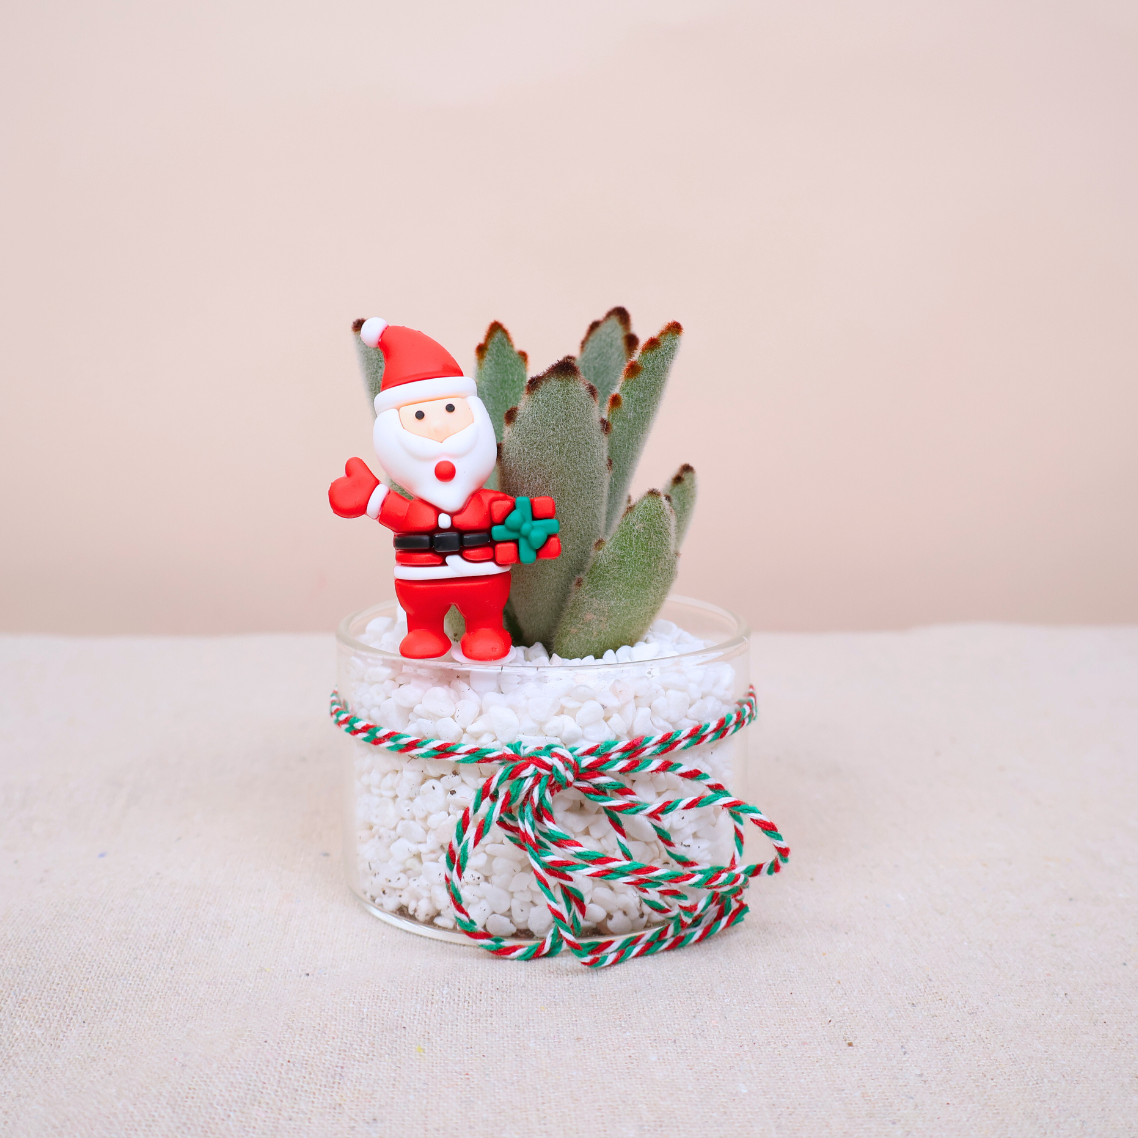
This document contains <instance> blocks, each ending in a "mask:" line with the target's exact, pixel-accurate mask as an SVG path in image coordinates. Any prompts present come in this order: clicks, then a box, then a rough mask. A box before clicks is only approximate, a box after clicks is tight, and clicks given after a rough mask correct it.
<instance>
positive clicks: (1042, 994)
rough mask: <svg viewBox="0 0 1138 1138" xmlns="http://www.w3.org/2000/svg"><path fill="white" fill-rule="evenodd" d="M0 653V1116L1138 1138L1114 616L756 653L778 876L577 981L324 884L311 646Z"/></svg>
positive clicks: (332, 745) (764, 793) (767, 646)
mask: <svg viewBox="0 0 1138 1138" xmlns="http://www.w3.org/2000/svg"><path fill="white" fill-rule="evenodd" d="M0 664H2V670H3V678H2V681H0V684H2V686H0V693H2V694H0V698H2V701H3V705H2V711H3V714H2V717H0V747H2V758H3V771H2V791H0V843H2V846H3V849H2V853H3V889H2V897H0V945H2V952H3V956H2V959H3V977H4V983H3V989H2V991H0V1132H2V1133H4V1134H11V1135H17V1136H19V1138H38V1136H40V1135H60V1136H67V1138H83V1136H88V1135H100V1136H102V1135H106V1136H112V1135H113V1136H116V1138H120V1136H121V1138H129V1136H133V1135H163V1136H165V1135H181V1134H187V1135H195V1136H196V1135H203V1136H210V1135H234V1136H237V1135H242V1136H244V1135H258V1136H261V1135H289V1136H291V1135H296V1136H305V1138H312V1136H315V1138H320V1136H324V1135H329V1136H333V1135H335V1136H339V1135H353V1136H354V1135H361V1136H369V1138H370V1136H375V1135H387V1136H390V1138H405V1136H434V1135H438V1136H440V1138H442V1136H446V1138H450V1136H453V1135H463V1136H466V1135H469V1136H473V1138H479V1136H483V1135H485V1136H491V1135H492V1136H494V1138H513V1136H521V1135H556V1136H558V1138H560V1136H573V1135H588V1136H590V1138H608V1136H610V1135H611V1136H613V1138H616V1136H624V1135H646V1136H648V1135H650V1136H653V1138H655V1136H661V1138H669V1136H674V1138H685V1136H688V1135H725V1134H731V1133H734V1134H739V1135H746V1136H751V1135H779V1136H798V1135H801V1136H803V1138H816V1136H819V1135H830V1134H835V1135H880V1134H914V1135H922V1136H924V1135H969V1136H972V1135H980V1134H992V1135H999V1136H1009V1135H1033V1136H1034V1135H1041V1134H1044V1135H1068V1134H1071V1135H1075V1134H1078V1135H1096V1136H1097V1135H1133V1134H1134V1133H1135V1132H1136V1130H1138V1043H1136V1035H1138V1030H1136V1020H1138V1012H1136V1008H1138V983H1136V980H1138V976H1136V973H1138V944H1136V941H1135V932H1136V926H1138V915H1136V914H1138V906H1136V904H1135V886H1134V871H1135V863H1136V861H1138V829H1136V824H1135V811H1134V807H1135V805H1136V798H1138V796H1136V794H1135V783H1136V772H1135V766H1136V759H1138V630H1134V629H1052V630H1040V629H1032V628H1007V627H954V628H937V629H929V630H922V631H917V632H912V633H904V634H894V633H890V634H880V635H876V634H873V635H841V636H838V635H834V636H759V637H756V639H755V643H754V653H753V667H752V674H753V679H754V681H755V684H756V687H757V689H758V692H759V701H760V717H759V721H758V723H757V724H756V725H755V726H754V727H752V728H751V729H750V730H749V732H748V734H749V736H750V740H751V754H752V760H753V768H754V771H755V779H754V783H753V785H752V787H751V788H750V791H751V794H752V795H753V796H754V797H753V799H752V800H753V801H755V802H756V804H757V805H759V806H761V807H762V808H763V809H764V810H766V811H768V812H769V813H770V815H771V816H772V817H773V818H774V819H775V821H776V822H778V823H779V824H780V826H781V827H782V829H783V832H784V833H785V834H786V836H787V838H788V841H789V843H790V846H791V849H792V850H793V856H792V858H791V861H790V864H789V866H788V867H787V868H786V870H785V872H784V873H782V874H781V875H779V876H778V877H776V878H773V879H769V880H762V881H759V882H757V883H756V884H755V885H754V886H753V887H752V889H751V904H752V911H751V914H750V916H749V917H748V918H747V920H746V922H745V923H744V924H743V925H742V926H741V927H739V928H737V929H734V930H731V931H729V932H727V933H724V934H722V935H721V936H719V937H717V938H715V939H714V940H713V941H711V942H709V943H707V944H705V945H700V946H697V947H694V948H689V949H685V950H683V951H682V952H678V953H673V954H669V955H666V956H656V957H652V958H649V959H645V960H640V961H634V962H631V963H628V964H623V965H620V966H618V967H616V968H613V969H610V970H607V971H603V972H593V971H590V970H588V969H584V968H581V967H580V965H578V964H577V963H576V961H574V960H573V959H572V958H571V957H558V958H556V959H554V960H549V961H542V962H537V963H532V964H519V963H511V962H508V961H500V960H496V959H493V958H492V957H490V956H489V955H487V954H485V953H483V952H481V951H479V950H477V949H475V948H465V947H455V946H452V945H449V944H442V943H436V942H434V941H430V940H426V939H424V938H418V937H413V936H411V935H409V934H407V933H404V932H401V931H399V930H397V929H394V928H391V927H389V926H387V925H385V924H383V923H382V922H380V921H378V920H376V919H375V918H374V917H372V916H370V915H369V914H367V913H366V912H365V911H364V910H363V909H362V908H361V907H360V906H359V905H358V904H357V903H356V901H355V900H354V899H353V898H352V897H351V895H350V894H349V893H348V891H347V889H346V887H345V886H344V884H343V874H342V867H341V853H340V829H341V827H340V806H341V802H342V799H343V792H342V784H341V764H342V762H343V761H344V756H345V751H346V748H347V746H348V744H347V743H346V741H345V739H344V738H343V737H342V736H341V734H340V733H339V732H337V731H336V730H334V729H333V728H332V726H331V725H330V723H329V720H328V717H327V711H326V707H327V696H328V691H329V689H330V688H331V686H332V681H333V664H334V661H333V650H332V643H331V640H330V639H329V638H325V637H315V636H262V637H241V638H233V639H216V640H212V639H164V640H162V639H155V640H142V639H102V640H79V639H52V638H8V639H6V640H2V641H0Z"/></svg>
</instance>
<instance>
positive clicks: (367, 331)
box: [360, 316, 387, 348]
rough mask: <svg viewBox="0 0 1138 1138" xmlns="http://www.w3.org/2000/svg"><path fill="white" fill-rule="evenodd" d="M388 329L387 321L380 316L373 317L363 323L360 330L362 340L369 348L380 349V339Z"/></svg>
mask: <svg viewBox="0 0 1138 1138" xmlns="http://www.w3.org/2000/svg"><path fill="white" fill-rule="evenodd" d="M386 328H387V321H386V320H384V319H383V318H382V317H379V316H372V317H371V318H370V319H368V320H365V321H364V322H363V325H362V326H361V328H360V339H361V340H363V342H364V343H365V344H367V346H368V347H369V348H378V347H379V338H380V337H381V336H382V335H383V333H384V331H385V330H386Z"/></svg>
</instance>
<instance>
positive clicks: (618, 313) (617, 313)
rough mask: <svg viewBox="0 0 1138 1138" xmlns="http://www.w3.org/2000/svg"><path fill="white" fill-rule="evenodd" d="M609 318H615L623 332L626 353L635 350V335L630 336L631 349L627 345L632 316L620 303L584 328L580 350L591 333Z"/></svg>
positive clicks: (630, 333)
mask: <svg viewBox="0 0 1138 1138" xmlns="http://www.w3.org/2000/svg"><path fill="white" fill-rule="evenodd" d="M610 320H615V321H616V322H617V323H618V324H619V325H620V328H621V331H622V332H623V333H624V350H625V352H626V353H627V354H628V355H632V353H633V352H634V351H635V350H636V337H635V336H632V340H633V346H632V348H631V350H630V349H629V347H628V338H629V336H631V335H632V331H631V329H632V317H631V316H629V315H628V309H627V308H625V307H623V306H622V305H619V304H618V305H617V306H616V307H615V308H610V309H609V310H608V312H606V313H605V314H604V316H603V317H602V318H601V319H600V320H594V321H593V322H592V324H590V325H589V326H588V328H586V329H585V338H584V339H583V340H582V341H581V351H584V350H585V345H586V344H587V343H588V342H589V338H590V337H591V336H592V334H593V333H594V332H595V331H596V330H597V329H598V328H599V327H600V326H601V325H602V324H606V323H608V321H610Z"/></svg>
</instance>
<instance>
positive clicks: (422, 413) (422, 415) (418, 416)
mask: <svg viewBox="0 0 1138 1138" xmlns="http://www.w3.org/2000/svg"><path fill="white" fill-rule="evenodd" d="M426 417H427V413H426V412H425V411H416V412H415V418H416V419H425V418H426Z"/></svg>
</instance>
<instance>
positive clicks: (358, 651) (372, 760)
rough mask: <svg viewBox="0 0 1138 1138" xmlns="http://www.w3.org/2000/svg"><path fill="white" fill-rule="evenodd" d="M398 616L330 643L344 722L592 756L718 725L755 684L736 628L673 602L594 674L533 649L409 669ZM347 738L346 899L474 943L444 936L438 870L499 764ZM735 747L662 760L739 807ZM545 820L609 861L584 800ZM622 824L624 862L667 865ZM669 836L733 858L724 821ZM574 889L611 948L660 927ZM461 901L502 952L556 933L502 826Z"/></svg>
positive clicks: (636, 822)
mask: <svg viewBox="0 0 1138 1138" xmlns="http://www.w3.org/2000/svg"><path fill="white" fill-rule="evenodd" d="M401 616H402V614H401V613H400V611H399V609H398V606H397V605H396V603H395V602H394V601H388V602H386V603H383V604H379V605H375V606H373V607H372V608H369V609H365V610H363V611H362V612H358V613H355V614H354V615H352V616H349V617H347V618H346V619H345V620H344V621H343V623H342V624H341V625H340V627H339V629H338V630H337V633H336V638H337V691H338V692H339V693H340V696H341V698H342V699H343V700H344V702H345V703H346V704H347V706H348V708H349V710H350V711H351V713H352V714H353V715H356V716H359V717H360V718H361V719H366V720H367V721H369V722H370V723H374V724H377V725H379V726H381V727H384V728H387V729H391V728H394V729H396V730H399V731H402V732H405V733H407V734H409V735H414V736H418V737H421V738H441V739H445V740H446V741H448V742H458V741H461V742H466V743H474V744H477V745H482V746H494V747H504V746H505V745H507V744H509V743H513V742H520V743H525V744H534V745H540V744H542V743H548V742H552V741H557V742H561V743H564V744H566V745H569V746H587V745H588V744H589V743H593V742H601V741H602V740H605V739H614V738H616V739H620V740H626V739H632V738H636V737H638V736H641V735H656V734H660V733H662V732H666V731H672V730H675V729H676V728H687V727H691V726H693V725H694V724H696V723H702V722H707V721H710V720H715V719H717V718H718V717H719V716H721V715H723V714H724V713H725V712H727V711H729V710H730V709H731V708H732V707H733V705H734V703H735V701H736V700H738V699H739V698H741V697H742V696H744V695H745V694H746V692H747V689H748V685H749V682H750V681H749V674H748V664H749V654H748V633H749V630H748V629H747V627H746V625H745V624H744V623H743V621H742V620H741V619H740V618H739V617H737V616H735V615H733V614H732V613H729V612H727V611H725V610H724V609H721V608H717V607H716V606H714V605H710V604H705V603H703V602H701V601H696V600H689V599H686V598H683V597H672V598H669V600H668V601H667V602H666V603H665V605H664V607H663V608H662V609H661V611H660V614H659V617H658V618H657V620H656V622H655V623H654V624H653V626H652V628H651V630H649V632H648V633H647V634H646V636H645V638H644V640H642V641H641V642H640V643H639V644H637V645H635V646H633V647H632V648H631V649H630V648H622V649H620V650H619V651H618V652H616V653H613V652H609V653H606V654H605V657H604V658H603V659H602V660H593V659H591V658H586V659H585V660H582V661H560V660H558V658H557V657H553V659H552V660H550V659H549V658H548V657H547V656H546V655H545V652H544V649H542V648H541V647H540V646H538V648H536V649H519V648H515V649H514V652H513V655H512V656H511V657H510V658H509V659H508V660H507V661H505V662H503V663H500V664H473V663H459V662H456V661H454V660H451V659H449V658H444V659H441V660H405V659H404V658H403V657H402V656H400V655H399V652H398V644H399V640H400V639H401V637H402V635H403V633H404V632H405V628H404V627H403V626H402V625H401V624H400V623H399V621H400V619H401ZM342 738H343V747H344V754H345V780H344V789H345V794H344V811H345V813H344V865H345V867H346V871H347V878H348V885H349V886H350V888H351V890H352V892H353V893H355V895H356V896H357V897H358V898H359V899H360V901H361V902H362V903H363V905H364V906H365V907H366V908H367V909H368V911H369V912H371V913H374V914H375V916H377V917H379V918H381V919H382V920H385V921H388V922H389V923H391V924H394V925H398V926H399V927H400V928H404V929H407V930H409V931H411V932H415V933H418V934H420V935H421V936H429V937H435V938H436V939H440V940H449V941H453V942H456V943H461V944H470V943H472V942H471V941H470V940H468V938H467V937H466V936H465V935H464V934H463V933H462V932H461V931H460V930H459V929H458V928H456V926H455V922H454V914H453V909H452V908H451V906H450V901H449V898H448V896H447V893H446V889H445V887H444V885H443V876H444V858H445V855H446V849H447V846H448V844H449V842H450V839H451V836H452V835H453V833H454V826H455V822H456V820H457V819H458V817H459V816H460V815H461V814H462V812H463V809H464V808H465V807H466V805H467V804H468V803H469V802H470V801H471V799H472V798H473V796H474V791H475V788H476V787H477V786H478V785H479V784H480V783H481V782H482V781H484V780H485V779H486V778H487V777H488V776H489V775H490V774H492V773H493V770H494V766H495V764H494V763H482V764H456V763H453V762H448V761H442V760H439V759H430V758H428V759H409V758H407V757H406V756H404V755H401V754H398V753H395V752H392V751H389V750H387V749H385V748H382V747H377V746H374V745H372V744H370V743H364V742H361V741H359V740H357V739H353V738H351V737H350V736H348V735H347V734H342ZM746 740H747V731H746V729H744V730H742V731H739V732H737V733H736V734H734V735H732V736H730V737H728V738H725V739H721V740H720V741H718V742H715V743H709V744H705V745H703V746H699V747H693V748H691V749H689V750H686V751H683V752H682V753H677V754H676V755H674V756H672V757H674V758H677V759H681V760H682V761H683V762H685V763H687V764H690V765H692V766H698V767H700V768H701V769H704V770H707V771H708V772H709V773H710V774H711V775H712V777H713V778H715V779H717V780H718V781H720V782H723V783H724V784H725V785H726V786H727V787H728V789H729V790H730V791H731V792H732V793H733V794H736V795H737V796H739V797H740V798H743V799H747V798H748V796H749V793H748V792H749V790H750V787H749V785H748V771H747V762H746V754H747V742H746ZM630 785H631V787H632V789H633V790H634V791H635V792H636V794H637V795H638V796H639V797H641V798H642V799H645V800H646V801H657V800H659V799H664V798H675V797H679V796H680V795H681V794H682V793H685V791H682V790H681V787H683V786H685V785H686V786H687V787H688V788H690V786H691V784H690V783H687V784H684V782H683V780H681V779H679V778H678V777H677V776H675V775H667V774H663V775H660V774H658V775H634V776H632V778H631V781H630ZM677 792H679V793H677ZM554 810H555V813H556V816H557V819H558V824H559V825H560V826H561V828H562V829H566V830H568V831H569V832H571V833H572V834H573V835H574V836H575V837H576V838H577V840H578V841H580V842H582V843H583V844H585V845H587V846H589V847H591V848H593V849H598V850H604V851H605V852H607V853H612V854H616V855H618V856H619V851H618V850H617V847H616V841H615V835H614V834H613V831H612V829H611V827H610V826H609V823H608V821H607V819H606V818H605V815H604V814H603V813H601V812H600V808H599V807H597V806H595V805H594V804H593V803H591V802H589V801H588V800H587V799H585V798H584V796H583V795H582V794H581V793H580V792H578V791H576V790H566V791H562V792H561V793H560V794H558V795H557V796H556V798H555V799H554ZM626 821H627V823H628V827H627V828H628V837H629V839H630V848H631V851H632V853H633V856H634V857H636V858H637V859H638V860H641V861H645V862H650V863H653V864H656V865H663V864H666V863H667V861H668V859H667V856H666V854H665V853H664V848H663V846H662V844H661V843H660V842H659V841H658V839H657V838H656V835H655V834H654V833H653V831H652V829H651V827H650V826H649V825H648V823H647V821H646V820H644V819H641V818H628V819H627V820H626ZM666 825H667V827H668V829H669V831H670V832H671V835H672V838H673V840H674V841H675V842H676V843H677V844H678V846H679V848H680V849H681V851H682V852H683V853H684V854H685V855H686V856H688V857H691V858H693V859H694V860H697V861H699V862H703V863H715V864H719V865H723V864H726V863H727V861H728V860H729V859H730V855H731V843H732V827H731V821H730V818H729V817H728V816H727V814H726V813H725V812H724V811H721V810H717V809H714V808H712V807H704V808H701V809H696V810H688V811H683V812H677V813H674V814H671V815H669V816H668V821H667V823H666ZM750 829H752V828H751V827H748V830H750ZM748 846H750V837H748ZM575 884H576V885H577V886H578V887H579V888H581V889H582V890H583V892H584V893H585V897H586V900H587V901H588V903H589V905H588V909H587V910H586V915H585V920H586V925H585V928H584V930H583V931H585V932H586V933H589V932H593V931H596V932H599V933H601V934H605V935H609V934H611V935H620V934H623V933H628V932H635V931H639V930H640V929H642V928H644V927H645V925H646V924H648V923H650V922H652V921H653V920H655V919H656V918H655V916H654V914H652V912H651V911H650V910H648V909H646V908H645V907H644V906H643V905H642V904H641V902H640V901H639V899H638V897H637V895H636V891H635V890H633V889H632V888H631V887H622V886H614V887H612V888H609V887H608V886H606V885H605V884H604V883H601V882H594V881H593V880H592V879H590V878H587V877H583V876H580V875H578V876H576V877H575ZM463 897H464V899H465V903H466V906H467V909H468V911H469V912H470V915H471V916H472V917H473V918H474V919H475V920H476V921H477V922H478V925H479V927H480V928H485V929H486V931H487V932H490V933H492V934H494V935H495V936H501V937H503V938H505V939H507V940H508V941H510V942H528V941H533V940H540V939H541V937H543V936H544V935H545V933H546V932H547V931H548V930H549V927H550V924H551V923H552V918H551V917H550V916H549V912H548V909H547V908H546V906H545V902H544V900H543V899H542V896H541V894H540V892H539V890H538V887H537V883H536V881H535V880H534V877H533V873H532V871H531V870H530V869H529V867H528V863H527V861H526V859H525V856H524V854H523V853H522V851H521V850H519V849H517V848H516V847H515V846H513V845H512V844H511V843H510V842H509V840H508V839H507V837H506V836H505V834H503V833H502V832H501V831H500V830H499V829H498V827H497V826H494V827H492V828H491V830H490V833H489V834H488V835H487V837H486V839H485V840H484V841H483V843H482V844H481V845H480V846H479V849H478V851H477V852H476V853H475V855H474V856H473V858H472V859H471V861H470V863H469V865H468V867H467V872H466V874H465V876H464V878H463Z"/></svg>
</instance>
